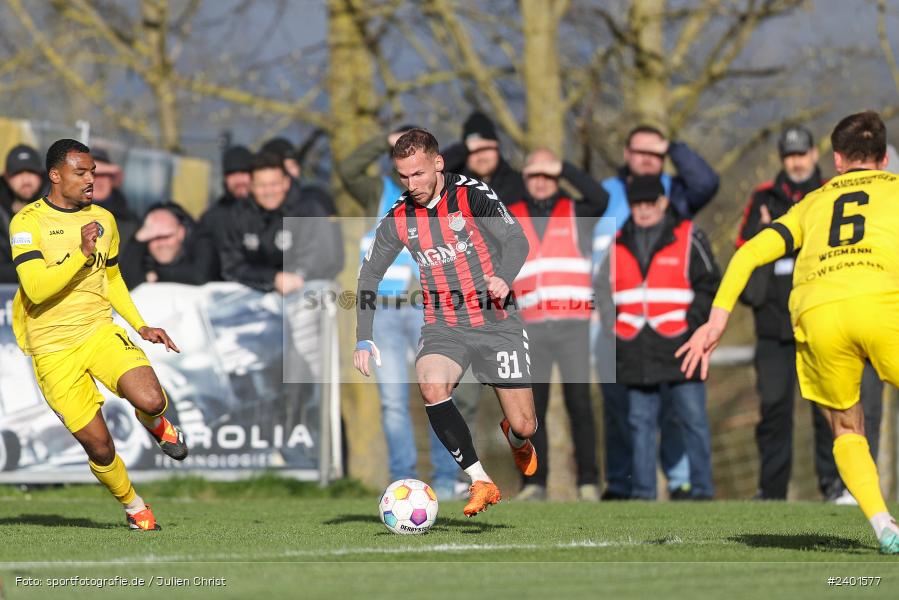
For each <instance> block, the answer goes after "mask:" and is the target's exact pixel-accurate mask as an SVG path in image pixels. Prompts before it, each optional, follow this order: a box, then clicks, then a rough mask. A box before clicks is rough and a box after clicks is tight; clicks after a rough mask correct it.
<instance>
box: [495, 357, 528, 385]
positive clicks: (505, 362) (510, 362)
mask: <svg viewBox="0 0 899 600" xmlns="http://www.w3.org/2000/svg"><path fill="white" fill-rule="evenodd" d="M524 356H525V360H528V362H530V361H529V359H528V355H527V353H525V355H524ZM496 362H497V363H499V366H498V367H497V368H496V374H497V375H498V376H499V377H500V378H501V379H521V368H520V367H519V364H518V351H517V350H513V351H512V352H506V351H505V350H503V351H502V352H497V353H496Z"/></svg>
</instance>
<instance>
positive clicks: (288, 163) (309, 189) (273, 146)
mask: <svg viewBox="0 0 899 600" xmlns="http://www.w3.org/2000/svg"><path fill="white" fill-rule="evenodd" d="M259 153H260V154H265V153H269V154H274V155H276V156H278V157H280V158H281V161H282V162H283V163H284V170H285V171H286V172H287V174H288V175H290V179H291V187H296V188H300V187H301V181H302V180H301V178H300V177H301V175H302V173H303V167H302V165H301V164H300V156H299V155H298V153H297V149H296V148H294V146H293V144H291V143H290V140H288V139H287V138H283V137H276V138H272V139H270V140H268V141H267V142H265V143H264V144H262V147H261V148H260V149H259ZM295 193H299V194H300V198H301V199H302V201H303V202H313V203H315V204H318V205H319V206H320V207H321V208H322V210H324V212H325V214H326V215H328V216H329V217H333V216H335V215H337V206H336V205H335V204H334V199H333V198H332V197H331V195H330V194H329V193H327V192H326V191H325V190H323V189H322V188H320V187H318V186H314V185H308V184H307V185H303V186H302V187H301V191H300V192H295Z"/></svg>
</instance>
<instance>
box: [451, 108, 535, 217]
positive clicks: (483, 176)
mask: <svg viewBox="0 0 899 600" xmlns="http://www.w3.org/2000/svg"><path fill="white" fill-rule="evenodd" d="M443 160H444V162H445V170H446V171H448V172H450V173H460V174H462V175H465V176H466V177H473V178H475V179H479V180H481V181H483V182H484V183H486V184H487V185H489V186H490V187H491V188H492V189H493V191H494V192H496V194H497V195H498V196H499V199H500V200H501V201H502V202H503V203H505V204H509V203H510V202H517V201H518V200H521V199H522V198H524V194H525V189H524V182H523V180H522V178H521V173H519V172H518V171H516V170H515V169H513V168H512V167H511V166H510V165H509V163H507V162H506V160H505V159H504V158H503V157H502V154H501V153H500V147H499V135H497V132H496V125H494V124H493V121H491V120H490V117H488V116H487V115H485V114H484V113H482V112H479V111H475V112H473V113H471V115H469V116H468V118H467V119H466V120H465V123H464V124H463V126H462V141H461V142H460V143H457V144H453V145H452V146H450V147H449V148H446V149H445V150H444V151H443Z"/></svg>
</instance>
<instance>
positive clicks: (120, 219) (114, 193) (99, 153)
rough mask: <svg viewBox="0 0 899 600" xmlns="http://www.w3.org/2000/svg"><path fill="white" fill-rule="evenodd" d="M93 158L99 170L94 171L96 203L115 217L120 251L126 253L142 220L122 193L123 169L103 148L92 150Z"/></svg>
mask: <svg viewBox="0 0 899 600" xmlns="http://www.w3.org/2000/svg"><path fill="white" fill-rule="evenodd" d="M91 156H93V157H94V163H95V164H96V165H97V170H96V171H94V202H96V203H97V204H99V205H100V206H102V207H103V208H105V209H106V210H108V211H109V212H111V213H112V216H114V217H115V220H116V225H117V226H118V228H119V239H120V240H121V241H120V246H119V251H120V252H124V251H125V250H126V249H127V248H128V246H129V244H131V242H132V240H133V237H134V232H136V231H137V229H138V227H140V219H138V218H137V216H136V215H135V214H134V213H133V212H131V209H129V208H128V201H127V200H126V198H125V194H123V193H122V190H121V189H120V186H121V185H122V167H120V166H119V165H117V164H115V163H114V162H112V160H110V158H109V153H108V152H107V151H106V150H104V149H102V148H93V149H91Z"/></svg>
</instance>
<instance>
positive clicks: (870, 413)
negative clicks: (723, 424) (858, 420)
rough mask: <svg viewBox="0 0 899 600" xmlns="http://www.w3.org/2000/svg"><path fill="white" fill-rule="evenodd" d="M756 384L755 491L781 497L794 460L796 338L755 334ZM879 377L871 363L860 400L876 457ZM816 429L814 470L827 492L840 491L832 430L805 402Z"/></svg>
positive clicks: (880, 387) (878, 427) (880, 388)
mask: <svg viewBox="0 0 899 600" xmlns="http://www.w3.org/2000/svg"><path fill="white" fill-rule="evenodd" d="M755 370H756V389H758V392H759V397H760V400H761V421H760V422H759V424H758V426H757V427H756V429H755V439H756V443H757V444H758V449H759V458H760V461H761V465H760V469H759V491H760V492H761V495H762V497H764V498H768V499H785V498H786V497H787V485H788V484H789V482H790V470H791V467H792V462H793V409H794V400H795V396H796V384H797V377H796V344H795V343H794V342H793V341H786V342H785V341H780V340H773V339H767V338H759V339H758V342H757V344H756V352H755ZM882 394H883V382H882V381H881V380H880V378H879V377H878V376H877V372H876V371H874V368H873V367H872V366H871V364H870V363H867V364H866V365H865V372H864V376H863V378H862V389H861V402H862V408H863V410H864V412H865V434H866V436H867V438H868V444H869V446H870V447H871V453H872V454H873V455H874V457H875V458H876V457H877V448H878V443H879V440H880V436H879V432H880V419H881V415H882V411H883V406H882V402H881V398H882ZM809 404H810V405H811V411H812V422H813V425H814V435H815V472H816V473H817V475H818V486H819V488H820V489H821V493H822V494H824V495H825V496H828V495H831V494H833V493H839V491H841V490H842V487H843V484H842V481H841V480H840V476H839V473H838V472H837V467H836V463H835V462H834V459H833V434H832V433H831V431H830V426H829V425H828V423H827V420H826V419H825V418H824V415H823V414H822V413H821V411H820V410H819V409H818V407H817V405H815V404H814V403H813V402H810V403H809Z"/></svg>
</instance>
